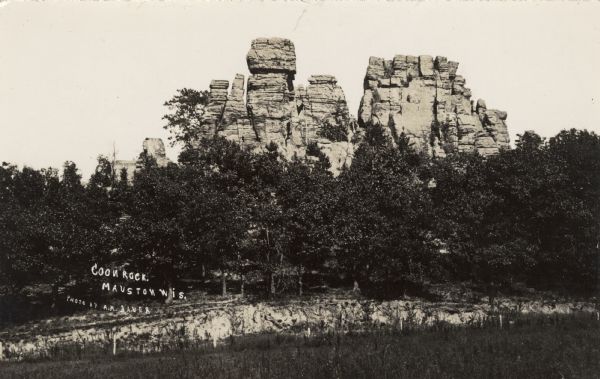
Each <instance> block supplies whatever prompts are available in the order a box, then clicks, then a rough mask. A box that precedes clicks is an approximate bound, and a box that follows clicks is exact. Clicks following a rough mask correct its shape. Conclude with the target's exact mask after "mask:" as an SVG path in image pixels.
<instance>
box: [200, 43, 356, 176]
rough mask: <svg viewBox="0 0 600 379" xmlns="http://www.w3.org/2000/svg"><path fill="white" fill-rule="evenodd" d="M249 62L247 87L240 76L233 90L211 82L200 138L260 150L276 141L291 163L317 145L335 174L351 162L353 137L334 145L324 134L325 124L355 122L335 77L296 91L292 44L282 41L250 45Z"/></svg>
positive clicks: (318, 79)
mask: <svg viewBox="0 0 600 379" xmlns="http://www.w3.org/2000/svg"><path fill="white" fill-rule="evenodd" d="M247 63H248V69H249V71H250V73H251V75H250V77H249V78H248V80H247V82H246V83H244V82H245V78H244V76H243V75H242V74H237V75H236V76H235V78H234V80H233V83H232V85H231V87H230V86H229V82H228V81H226V80H213V81H212V82H211V84H210V95H209V104H208V106H207V108H206V112H205V115H204V119H203V121H202V125H203V128H202V132H201V135H200V137H208V136H212V135H215V134H217V135H221V136H224V137H225V138H227V139H230V140H233V141H235V142H237V143H239V144H240V145H242V146H243V147H248V148H251V149H256V150H260V149H261V148H263V147H264V146H266V145H267V144H269V143H271V142H274V143H276V144H277V145H278V146H279V149H280V151H281V152H282V154H283V155H284V156H286V157H287V158H291V157H293V156H298V157H303V156H305V155H306V149H307V146H308V145H309V144H311V143H316V144H317V145H318V146H319V147H320V148H321V150H322V151H323V152H324V153H325V154H326V155H327V156H328V157H329V159H330V162H331V164H332V171H333V172H334V173H337V172H339V171H340V169H341V168H342V167H343V166H344V165H348V164H349V163H350V161H351V158H352V154H353V152H354V146H353V144H351V143H350V142H349V140H350V137H351V135H348V136H346V137H345V138H336V139H335V140H331V139H330V138H325V137H323V133H322V129H323V128H324V125H325V124H326V123H327V122H329V123H335V122H338V121H339V120H344V121H345V122H347V123H349V122H350V121H351V118H350V114H349V112H348V106H347V104H346V98H345V96H344V92H343V90H342V88H341V87H340V86H339V85H337V80H336V79H335V77H333V76H331V75H313V76H311V77H310V79H309V83H308V85H307V86H299V87H298V88H295V87H294V77H295V74H296V53H295V48H294V44H293V43H292V42H291V41H290V40H287V39H282V38H258V39H255V40H254V41H252V45H251V47H250V51H249V52H248V55H247ZM228 91H229V93H228ZM244 92H246V93H245V95H246V96H245V101H244Z"/></svg>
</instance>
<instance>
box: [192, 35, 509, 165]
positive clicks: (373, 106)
mask: <svg viewBox="0 0 600 379" xmlns="http://www.w3.org/2000/svg"><path fill="white" fill-rule="evenodd" d="M246 60H247V64H248V70H249V71H250V76H249V78H248V80H247V81H245V78H244V75H242V74H237V75H236V76H235V78H234V79H233V82H232V84H231V86H230V84H229V81H227V80H213V81H212V82H211V83H210V94H209V102H208V105H207V107H206V109H205V114H204V117H203V120H202V122H201V125H202V130H201V133H200V137H210V136H214V135H221V136H224V137H225V138H227V139H229V140H232V141H235V142H237V143H239V144H240V145H242V146H243V147H245V148H250V149H256V150H260V149H262V148H263V147H264V146H266V145H267V144H269V143H271V142H274V143H276V144H277V145H278V147H279V149H280V151H281V153H282V154H283V155H284V156H286V157H287V158H291V157H293V156H298V157H303V156H305V155H306V151H307V147H308V146H309V145H310V144H316V145H317V146H318V147H319V148H320V149H321V151H322V152H324V153H325V154H326V155H327V156H328V158H329V160H330V162H331V165H332V171H333V172H334V173H337V172H339V171H340V170H341V168H342V167H344V166H345V165H349V164H350V162H351V160H352V156H353V154H354V151H355V149H356V146H355V144H354V143H352V142H351V141H352V140H353V139H352V135H353V133H355V132H360V129H357V128H356V123H355V122H354V120H353V119H352V117H351V116H350V112H349V111H348V106H347V103H346V98H345V96H344V91H343V90H342V88H341V87H340V86H339V85H338V84H337V80H336V79H335V77H334V76H331V75H313V76H311V77H310V78H309V79H308V85H298V87H297V88H296V87H295V86H294V78H295V75H296V53H295V49H294V44H293V43H292V42H291V41H290V40H287V39H282V38H258V39H255V40H254V41H252V45H251V47H250V51H248V55H247V58H246ZM457 70H458V63H456V62H452V61H448V60H447V59H446V58H445V57H436V58H435V59H434V58H432V57H430V56H427V55H422V56H419V57H415V56H406V55H397V56H395V57H394V59H393V60H385V59H382V58H375V57H371V58H370V59H369V65H368V67H367V74H366V76H365V79H364V95H363V98H362V101H361V105H360V109H359V111H358V117H359V120H358V121H359V124H360V125H362V126H365V125H366V124H372V125H375V126H380V127H383V128H385V130H386V132H387V133H389V134H390V135H391V136H399V135H400V134H402V133H404V135H406V136H407V137H408V138H409V139H410V140H411V142H412V143H413V145H414V147H416V148H417V149H420V150H422V151H425V152H427V153H429V154H430V155H435V156H442V157H443V156H446V155H447V154H452V153H456V152H475V151H476V152H478V153H480V154H481V155H484V156H488V155H493V154H497V153H498V152H499V151H500V149H506V148H508V147H509V138H508V132H507V129H506V124H505V120H506V116H507V115H506V112H501V111H497V110H493V109H488V108H487V106H486V104H485V102H484V101H483V100H479V101H477V103H476V104H475V105H474V104H473V102H472V101H471V91H470V90H469V89H468V88H466V87H465V79H464V78H463V77H462V76H460V75H457ZM244 95H245V96H244ZM330 129H333V130H330Z"/></svg>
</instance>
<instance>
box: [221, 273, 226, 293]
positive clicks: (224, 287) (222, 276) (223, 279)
mask: <svg viewBox="0 0 600 379" xmlns="http://www.w3.org/2000/svg"><path fill="white" fill-rule="evenodd" d="M226 275H227V274H225V270H223V269H221V295H223V296H227V277H226Z"/></svg>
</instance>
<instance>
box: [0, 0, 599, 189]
mask: <svg viewBox="0 0 600 379" xmlns="http://www.w3.org/2000/svg"><path fill="white" fill-rule="evenodd" d="M2 5H3V6H0V161H8V162H12V163H16V164H18V165H20V166H22V165H29V166H32V167H34V168H42V167H48V166H53V167H60V166H61V165H62V163H63V162H64V161H66V160H73V161H75V162H76V163H77V165H78V166H79V167H80V169H81V170H82V172H83V174H84V179H87V177H88V176H89V175H90V173H91V172H92V171H93V168H94V167H95V159H96V157H97V156H98V154H109V153H110V152H111V150H112V145H113V142H114V143H115V144H116V146H117V151H118V156H119V158H121V159H131V158H134V157H136V156H137V154H138V153H139V152H140V150H141V144H142V141H143V139H144V138H145V137H162V138H163V139H164V140H165V141H166V137H167V134H166V132H165V131H164V130H163V128H162V126H163V124H164V122H163V121H162V120H161V117H162V115H163V114H164V113H165V111H166V110H165V108H164V107H163V106H162V104H163V103H164V101H165V100H167V99H169V98H170V97H171V96H172V95H173V94H174V93H175V91H176V89H178V88H182V87H191V88H196V89H206V88H208V84H209V82H210V80H211V79H228V80H231V79H233V77H234V75H235V74H236V73H243V74H244V75H246V76H247V74H248V70H247V67H246V60H245V57H246V53H247V51H248V49H249V46H250V41H251V40H252V39H253V38H256V37H270V36H278V37H286V38H290V39H292V40H293V42H294V43H295V45H296V55H297V71H298V74H297V75H296V84H301V83H303V82H305V81H306V79H307V78H308V76H310V75H311V74H332V75H335V76H336V77H337V78H338V82H339V84H340V85H341V86H342V87H343V89H344V91H345V93H346V97H347V99H348V103H349V106H350V109H351V111H352V113H353V114H354V115H356V113H357V108H358V104H359V102H360V98H361V96H362V81H363V77H364V74H365V70H366V67H367V63H368V59H369V56H372V55H374V56H381V57H386V58H388V59H391V58H392V57H393V56H394V55H395V54H407V55H409V54H411V55H421V54H429V55H434V56H435V55H443V56H446V57H448V58H449V59H451V60H455V61H458V62H460V66H459V74H461V75H463V76H464V77H465V78H466V80H467V86H468V87H469V88H471V90H472V92H473V97H474V98H475V99H477V98H483V99H485V100H486V102H487V104H488V107H490V108H497V109H502V110H506V111H507V112H508V121H507V122H508V126H509V131H510V134H511V139H513V140H514V138H515V136H516V134H519V133H522V132H523V131H524V130H529V129H533V130H535V131H537V132H538V133H539V134H541V135H542V136H545V137H549V136H552V135H554V134H556V133H557V132H558V131H560V130H561V129H564V128H572V127H575V128H581V129H583V128H587V129H588V130H593V131H595V132H600V103H599V101H598V96H599V92H600V1H598V0H589V1H582V2H576V1H536V2H533V1H503V2H499V1H422V2H418V1H400V2H368V1H365V2H330V3H322V2H320V3H305V2H270V1H265V2H251V3H229V2H225V3H217V2H202V3H192V2H160V3H158V2H157V3H151V2H31V3H29V2H9V3H3V4H2ZM168 154H169V155H170V156H171V158H172V159H174V160H175V159H176V152H175V150H173V149H169V148H168Z"/></svg>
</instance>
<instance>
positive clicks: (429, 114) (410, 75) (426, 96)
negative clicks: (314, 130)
mask: <svg viewBox="0 0 600 379" xmlns="http://www.w3.org/2000/svg"><path fill="white" fill-rule="evenodd" d="M457 69H458V63H457V62H452V61H448V60H447V59H446V58H445V57H436V58H435V59H433V58H432V57H430V56H427V55H421V56H419V57H415V56H405V55H396V56H395V57H394V59H393V60H384V59H382V58H376V57H371V58H370V59H369V66H368V67H367V73H366V76H365V79H364V95H363V98H362V100H361V104H360V108H359V111H358V115H359V123H360V124H361V125H365V124H367V123H371V124H373V125H375V126H381V127H383V128H385V130H386V131H387V132H389V133H390V134H391V135H394V136H398V135H400V134H401V133H404V135H405V136H407V137H408V138H409V139H410V141H411V142H412V143H413V146H415V147H416V148H418V149H421V150H423V151H426V152H428V153H429V154H430V155H435V156H442V157H443V156H446V155H447V154H451V153H455V152H473V151H477V152H479V153H480V154H481V155H483V156H488V155H493V154H497V153H498V152H499V150H500V149H507V148H509V137H508V131H507V129H506V124H505V123H504V121H505V120H506V116H507V115H506V112H501V111H497V110H493V109H487V106H486V105H485V102H484V101H483V100H478V101H477V103H476V105H475V106H474V105H473V102H472V101H471V90H469V89H468V88H466V87H465V79H464V78H463V77H462V76H460V75H457V74H456V71H457Z"/></svg>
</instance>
